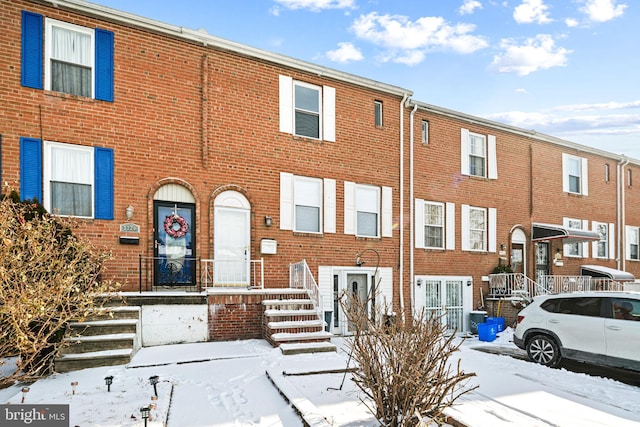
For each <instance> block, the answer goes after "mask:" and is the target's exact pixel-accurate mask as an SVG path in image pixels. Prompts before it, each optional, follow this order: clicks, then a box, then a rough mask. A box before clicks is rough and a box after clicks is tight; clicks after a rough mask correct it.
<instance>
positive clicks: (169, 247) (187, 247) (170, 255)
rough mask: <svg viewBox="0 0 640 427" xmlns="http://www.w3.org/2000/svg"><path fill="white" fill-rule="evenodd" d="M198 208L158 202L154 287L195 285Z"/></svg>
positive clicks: (186, 204)
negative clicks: (196, 213)
mask: <svg viewBox="0 0 640 427" xmlns="http://www.w3.org/2000/svg"><path fill="white" fill-rule="evenodd" d="M195 209H196V208H195V205H194V204H191V203H172V202H163V201H157V200H156V201H154V202H153V210H154V222H155V223H154V230H155V232H154V241H155V244H154V254H153V255H154V258H153V259H154V285H155V286H194V285H195V276H196V275H195V274H194V273H195V267H196V266H195V250H194V248H195V238H194V233H193V231H194V224H193V219H194V218H195Z"/></svg>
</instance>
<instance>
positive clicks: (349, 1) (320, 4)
mask: <svg viewBox="0 0 640 427" xmlns="http://www.w3.org/2000/svg"><path fill="white" fill-rule="evenodd" d="M275 1H276V2H277V3H279V4H281V5H282V6H284V7H286V8H287V9H292V10H296V9H309V10H312V11H314V12H318V11H320V10H323V9H354V8H355V7H356V6H355V3H356V0H275Z"/></svg>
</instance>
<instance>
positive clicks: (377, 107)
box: [373, 101, 382, 127]
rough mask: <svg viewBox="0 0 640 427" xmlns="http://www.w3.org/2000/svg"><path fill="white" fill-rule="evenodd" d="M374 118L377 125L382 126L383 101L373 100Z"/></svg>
mask: <svg viewBox="0 0 640 427" xmlns="http://www.w3.org/2000/svg"><path fill="white" fill-rule="evenodd" d="M373 120H374V123H375V125H376V127H382V101H374V102H373Z"/></svg>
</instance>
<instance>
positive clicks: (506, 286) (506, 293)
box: [489, 273, 624, 299]
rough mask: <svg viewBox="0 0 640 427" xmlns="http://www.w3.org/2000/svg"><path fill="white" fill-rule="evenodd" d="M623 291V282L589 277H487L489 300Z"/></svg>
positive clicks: (506, 274) (513, 274) (499, 275)
mask: <svg viewBox="0 0 640 427" xmlns="http://www.w3.org/2000/svg"><path fill="white" fill-rule="evenodd" d="M623 289H624V283H623V282H618V281H615V280H611V279H607V278H597V277H591V276H567V275H541V276H538V281H537V282H536V281H534V280H532V279H530V278H529V277H527V276H525V275H524V274H522V273H498V274H490V275H489V297H491V298H515V297H518V298H524V299H531V298H533V297H534V296H536V295H548V294H558V293H564V292H584V291H607V290H608V291H612V290H616V291H621V290H623Z"/></svg>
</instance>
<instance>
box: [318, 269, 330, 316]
mask: <svg viewBox="0 0 640 427" xmlns="http://www.w3.org/2000/svg"><path fill="white" fill-rule="evenodd" d="M331 272H332V268H331V267H328V266H322V265H321V266H319V267H318V289H319V291H320V297H321V298H322V309H323V310H324V311H331V312H332V311H333V277H332V274H331Z"/></svg>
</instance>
